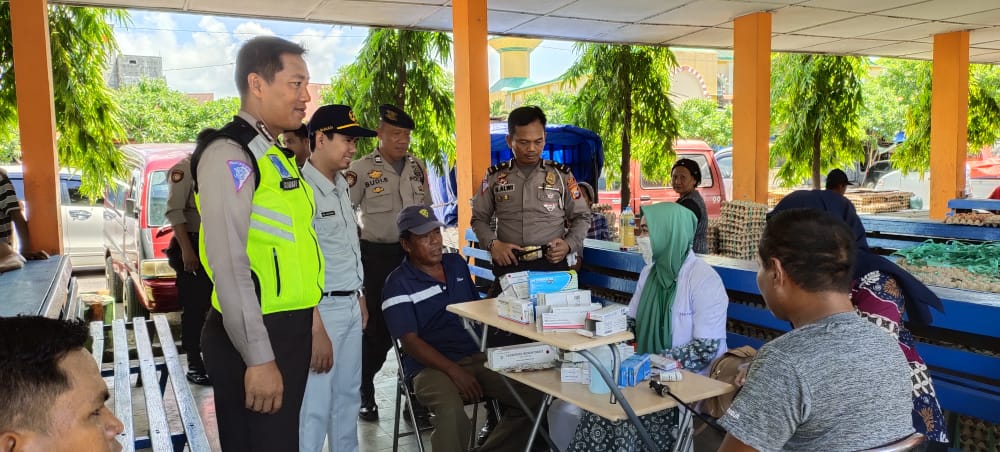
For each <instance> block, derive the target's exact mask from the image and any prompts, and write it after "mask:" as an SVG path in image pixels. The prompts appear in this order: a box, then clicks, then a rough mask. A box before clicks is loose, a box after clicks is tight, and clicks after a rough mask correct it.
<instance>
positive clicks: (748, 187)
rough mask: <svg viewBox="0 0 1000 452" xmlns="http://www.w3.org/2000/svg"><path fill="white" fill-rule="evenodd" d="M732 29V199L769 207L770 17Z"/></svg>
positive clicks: (751, 18) (750, 18) (744, 20)
mask: <svg viewBox="0 0 1000 452" xmlns="http://www.w3.org/2000/svg"><path fill="white" fill-rule="evenodd" d="M734 22H735V23H734V29H733V64H734V65H735V66H734V68H733V198H734V199H738V200H743V201H753V202H759V203H767V187H768V180H767V171H768V168H770V164H769V162H768V158H769V152H768V146H767V144H768V133H769V131H770V124H771V13H767V12H762V13H753V14H748V15H746V16H741V17H737V18H736V20H735V21H734Z"/></svg>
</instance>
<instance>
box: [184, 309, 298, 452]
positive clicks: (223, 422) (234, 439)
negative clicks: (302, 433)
mask: <svg viewBox="0 0 1000 452" xmlns="http://www.w3.org/2000/svg"><path fill="white" fill-rule="evenodd" d="M312 316H313V310H312V309H301V310H298V311H289V312H280V313H276V314H268V315H265V316H264V327H265V328H266V329H267V334H268V337H269V338H270V341H271V347H272V349H273V350H274V357H275V362H276V364H277V366H278V369H279V370H280V371H281V378H282V384H283V386H284V394H283V395H282V402H281V409H280V410H278V412H277V413H276V414H261V413H255V412H253V411H250V410H248V409H246V408H245V401H246V387H245V386H244V380H243V379H244V376H245V374H246V364H245V363H244V362H243V357H242V356H240V354H239V352H237V351H236V348H235V347H233V343H232V342H231V341H230V340H229V335H228V334H227V333H226V329H225V327H224V325H223V322H222V314H220V313H219V311H216V310H215V309H212V310H211V311H210V312H209V314H208V318H207V319H206V320H205V329H204V331H203V332H202V344H203V347H204V354H205V364H206V366H207V368H208V376H209V377H210V378H211V379H212V386H213V388H214V391H215V417H216V421H217V423H218V426H219V442H220V443H221V444H222V450H224V451H239V452H256V451H261V452H264V451H267V452H270V451H276V450H282V451H297V450H299V410H300V409H301V407H302V397H303V394H305V390H306V379H307V377H308V375H309V359H310V356H311V354H312V318H313V317H312Z"/></svg>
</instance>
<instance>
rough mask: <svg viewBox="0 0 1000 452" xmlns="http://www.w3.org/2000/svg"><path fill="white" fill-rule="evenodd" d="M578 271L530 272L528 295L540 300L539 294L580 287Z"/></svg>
mask: <svg viewBox="0 0 1000 452" xmlns="http://www.w3.org/2000/svg"><path fill="white" fill-rule="evenodd" d="M578 284H579V283H578V281H577V277H576V272H575V271H573V270H569V271H560V272H528V296H530V297H531V300H532V301H538V300H537V298H538V294H540V293H552V292H564V291H569V290H577V289H579V285H578Z"/></svg>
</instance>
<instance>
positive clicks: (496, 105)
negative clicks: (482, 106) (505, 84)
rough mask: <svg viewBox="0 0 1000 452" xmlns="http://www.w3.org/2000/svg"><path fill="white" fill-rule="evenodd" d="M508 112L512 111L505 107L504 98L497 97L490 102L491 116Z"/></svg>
mask: <svg viewBox="0 0 1000 452" xmlns="http://www.w3.org/2000/svg"><path fill="white" fill-rule="evenodd" d="M507 113H510V112H509V111H507V110H506V109H504V108H503V101H502V100H500V99H497V100H495V101H493V102H490V116H493V117H499V116H507Z"/></svg>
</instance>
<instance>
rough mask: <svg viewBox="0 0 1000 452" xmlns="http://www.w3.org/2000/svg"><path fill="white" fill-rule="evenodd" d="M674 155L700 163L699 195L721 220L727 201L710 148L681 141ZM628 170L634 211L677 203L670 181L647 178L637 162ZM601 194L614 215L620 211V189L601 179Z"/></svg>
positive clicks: (709, 209)
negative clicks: (646, 206)
mask: <svg viewBox="0 0 1000 452" xmlns="http://www.w3.org/2000/svg"><path fill="white" fill-rule="evenodd" d="M674 152H675V153H676V154H677V158H678V159H682V158H686V159H691V160H694V161H695V162H698V165H699V166H700V167H701V184H699V185H698V192H699V193H701V197H702V198H704V200H705V208H706V210H708V216H710V217H716V216H718V215H719V213H720V211H721V210H722V201H725V200H726V199H728V198H727V197H726V188H725V183H724V182H723V177H722V173H721V172H720V171H719V164H718V163H717V162H716V160H715V155H714V152H713V150H712V148H711V146H709V145H708V144H707V143H705V142H704V141H699V140H678V141H676V142H674ZM629 168H630V172H631V173H630V174H631V175H632V177H631V178H629V181H630V185H631V187H629V188H630V190H631V193H632V200H631V202H630V203H629V205H630V206H632V209H633V210H634V209H636V208H638V207H640V206H645V205H648V204H653V203H657V202H662V201H676V200H677V198H679V196H678V195H677V192H675V191H674V189H673V188H672V187H671V186H670V179H669V178H667V180H663V181H657V180H653V179H651V178H649V177H647V176H646V175H645V174H643V173H642V171H641V169H640V165H639V162H637V161H635V160H633V161H632V162H631V164H630V165H629ZM636 176H638V177H636ZM598 190H600V194H599V195H598V198H599V199H600V202H601V203H605V204H610V205H611V209H612V210H613V211H616V212H620V211H621V205H622V203H621V192H620V191H619V188H618V187H617V186H614V185H610V184H607V183H606V182H604V179H603V178H602V180H601V182H598Z"/></svg>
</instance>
